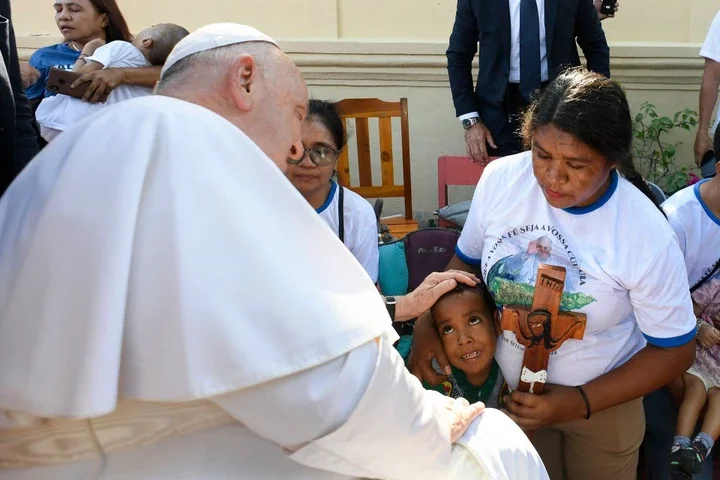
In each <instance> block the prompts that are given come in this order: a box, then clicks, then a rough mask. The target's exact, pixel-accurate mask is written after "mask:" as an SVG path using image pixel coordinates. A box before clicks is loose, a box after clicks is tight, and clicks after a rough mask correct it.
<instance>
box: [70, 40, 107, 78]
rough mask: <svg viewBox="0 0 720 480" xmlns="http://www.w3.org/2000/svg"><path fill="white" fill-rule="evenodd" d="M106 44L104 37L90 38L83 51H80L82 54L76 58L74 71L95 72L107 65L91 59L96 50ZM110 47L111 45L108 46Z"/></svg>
mask: <svg viewBox="0 0 720 480" xmlns="http://www.w3.org/2000/svg"><path fill="white" fill-rule="evenodd" d="M104 45H105V40H103V39H102V38H95V39H93V40H90V41H89V42H88V43H86V44H85V46H84V47H83V49H82V52H80V56H79V57H78V59H77V60H75V64H74V65H73V68H72V71H73V72H75V73H90V72H94V71H95V70H100V69H101V68H103V67H104V66H105V65H103V64H102V63H99V62H96V61H92V60H90V57H92V56H93V55H94V54H95V52H96V51H97V50H98V49H100V48H101V47H103V46H104ZM106 48H110V47H106Z"/></svg>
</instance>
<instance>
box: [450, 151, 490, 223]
mask: <svg viewBox="0 0 720 480" xmlns="http://www.w3.org/2000/svg"><path fill="white" fill-rule="evenodd" d="M497 158H499V157H490V161H493V160H496V159H497ZM483 170H485V166H484V165H480V164H479V163H473V162H472V161H471V160H470V157H465V156H452V155H443V156H442V157H440V158H438V208H442V207H444V206H445V205H448V203H449V202H448V186H449V185H477V183H478V181H479V180H480V177H481V176H482V172H483ZM438 224H439V226H441V227H451V226H453V224H452V223H451V222H448V221H446V220H443V219H439V221H438Z"/></svg>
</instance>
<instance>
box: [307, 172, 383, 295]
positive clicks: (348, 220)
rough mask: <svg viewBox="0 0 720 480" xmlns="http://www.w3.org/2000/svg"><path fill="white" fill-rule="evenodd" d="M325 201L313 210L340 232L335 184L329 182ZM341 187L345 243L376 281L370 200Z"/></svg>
mask: <svg viewBox="0 0 720 480" xmlns="http://www.w3.org/2000/svg"><path fill="white" fill-rule="evenodd" d="M331 183H332V186H331V187H330V193H329V194H328V197H327V199H326V200H325V203H323V204H322V205H321V206H320V208H318V209H317V210H315V211H316V212H317V213H318V214H319V215H320V218H322V219H323V220H324V221H325V223H327V224H328V225H329V226H330V228H331V229H332V231H333V232H335V235H339V234H340V217H339V212H338V211H339V202H338V191H339V190H338V184H337V183H335V182H332V181H331ZM342 189H343V192H344V193H343V195H344V199H343V203H344V207H343V210H344V215H343V217H344V220H345V242H344V243H345V246H346V247H347V248H348V250H350V252H351V253H352V254H353V255H354V256H355V258H356V259H357V261H358V262H360V265H362V266H363V268H364V269H365V271H366V272H367V273H368V275H369V276H370V279H372V281H373V283H377V281H378V269H379V264H380V254H379V251H378V230H377V219H376V218H375V210H373V207H372V205H370V202H368V201H367V200H365V199H364V198H363V197H361V196H360V195H358V194H357V193H355V192H353V191H352V190H349V189H347V188H345V187H342Z"/></svg>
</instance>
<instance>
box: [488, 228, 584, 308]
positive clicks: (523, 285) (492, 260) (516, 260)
mask: <svg viewBox="0 0 720 480" xmlns="http://www.w3.org/2000/svg"><path fill="white" fill-rule="evenodd" d="M487 260H488V261H487V262H484V265H492V267H491V268H490V271H489V272H487V273H486V274H484V276H485V278H486V279H487V284H488V288H489V289H490V292H491V293H492V294H493V297H494V298H495V302H496V303H497V304H498V305H532V301H533V296H534V294H535V279H536V277H537V272H538V268H539V267H540V265H541V264H547V265H555V266H559V267H565V270H566V272H567V274H566V278H565V291H564V293H563V296H562V300H561V303H560V309H561V310H567V311H569V310H578V309H581V308H583V307H585V306H587V305H589V304H591V303H592V302H594V301H595V298H594V297H592V296H590V295H587V294H584V293H581V292H578V291H577V289H578V288H579V287H580V286H582V285H583V284H584V283H585V280H586V275H585V273H584V272H583V271H582V270H580V268H579V267H578V261H577V257H576V256H575V254H573V252H572V250H570V247H569V246H568V244H567V242H566V241H565V239H564V238H563V236H562V234H560V232H559V231H558V230H557V229H556V228H554V227H551V226H548V225H525V226H522V227H520V228H514V229H512V230H509V231H508V232H506V233H505V234H504V235H503V236H502V237H500V238H499V239H498V240H497V241H496V242H495V245H493V247H492V248H491V249H490V252H489V255H488V258H487Z"/></svg>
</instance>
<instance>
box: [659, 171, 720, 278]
mask: <svg viewBox="0 0 720 480" xmlns="http://www.w3.org/2000/svg"><path fill="white" fill-rule="evenodd" d="M707 181H709V179H707V180H702V181H700V182H698V183H696V184H695V185H691V186H689V187H687V188H683V189H682V190H680V191H679V192H677V193H676V194H675V195H673V196H672V197H670V198H668V199H667V200H665V202H664V203H663V204H662V207H663V209H664V210H665V213H666V214H667V216H668V221H669V222H670V225H671V226H672V228H673V230H674V231H675V235H676V236H677V239H678V242H679V243H680V250H682V252H683V253H684V254H685V266H686V268H687V275H688V281H689V282H690V286H691V287H692V286H693V285H695V284H697V283H698V282H699V281H700V280H702V279H703V278H705V277H706V276H707V275H709V274H710V272H712V270H713V269H714V268H715V264H716V263H717V262H718V260H719V259H720V218H718V217H716V216H715V215H714V214H713V213H712V211H711V210H710V208H709V207H708V206H707V205H706V204H705V202H704V201H703V199H702V197H701V196H700V185H702V184H703V183H705V182H707ZM713 278H720V271H716V272H715V274H713Z"/></svg>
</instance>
